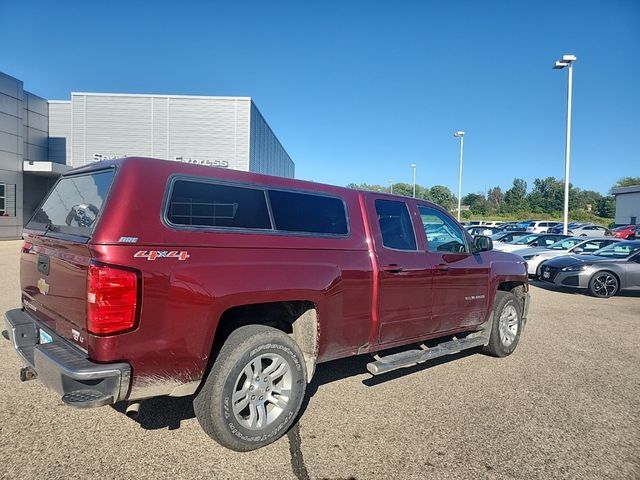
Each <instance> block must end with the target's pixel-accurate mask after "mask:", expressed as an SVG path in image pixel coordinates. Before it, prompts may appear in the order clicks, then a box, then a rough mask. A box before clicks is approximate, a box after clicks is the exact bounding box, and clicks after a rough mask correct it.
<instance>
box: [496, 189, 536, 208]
mask: <svg viewBox="0 0 640 480" xmlns="http://www.w3.org/2000/svg"><path fill="white" fill-rule="evenodd" d="M525 190H526V187H525ZM503 203H504V193H502V189H501V188H500V187H493V188H490V189H489V191H488V192H487V208H488V210H490V211H498V210H500V207H501V206H502V204H503Z"/></svg>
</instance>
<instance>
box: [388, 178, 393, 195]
mask: <svg viewBox="0 0 640 480" xmlns="http://www.w3.org/2000/svg"><path fill="white" fill-rule="evenodd" d="M389 193H393V180H389Z"/></svg>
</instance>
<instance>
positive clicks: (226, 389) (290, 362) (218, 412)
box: [193, 325, 307, 452]
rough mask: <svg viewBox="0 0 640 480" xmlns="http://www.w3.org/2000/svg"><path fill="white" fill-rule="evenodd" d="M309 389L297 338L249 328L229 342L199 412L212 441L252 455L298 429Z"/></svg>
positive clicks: (200, 396)
mask: <svg viewBox="0 0 640 480" xmlns="http://www.w3.org/2000/svg"><path fill="white" fill-rule="evenodd" d="M306 386H307V379H306V369H305V364H304V360H303V355H302V352H301V351H300V349H299V348H298V345H297V344H296V343H295V342H294V341H293V339H292V338H291V337H290V336H289V335H287V334H286V333H284V332H282V331H280V330H277V329H275V328H271V327H266V326H263V325H248V326H245V327H240V328H238V329H237V330H235V331H233V332H232V333H231V335H229V337H228V338H227V340H226V341H225V343H224V345H223V346H222V349H221V350H220V353H219V354H218V356H217V360H216V361H215V363H214V364H213V367H212V368H211V371H210V372H209V375H208V376H207V379H206V381H205V383H204V385H203V386H202V388H201V390H200V392H199V393H198V395H197V396H196V398H195V400H194V402H193V408H194V411H195V413H196V417H197V418H198V422H199V423H200V426H201V427H202V428H203V430H204V431H205V432H206V433H207V434H208V435H209V436H210V437H211V438H213V439H214V440H215V441H217V442H218V443H220V444H221V445H223V446H225V447H227V448H230V449H231V450H235V451H238V452H246V451H249V450H254V449H256V448H259V447H262V446H264V445H268V444H269V443H272V442H274V441H276V440H277V439H278V438H280V437H281V436H282V435H283V434H284V433H285V432H286V431H287V430H288V429H289V427H291V425H293V422H294V421H295V419H296V417H297V415H298V412H299V411H300V406H301V405H302V401H303V399H304V394H305V389H306Z"/></svg>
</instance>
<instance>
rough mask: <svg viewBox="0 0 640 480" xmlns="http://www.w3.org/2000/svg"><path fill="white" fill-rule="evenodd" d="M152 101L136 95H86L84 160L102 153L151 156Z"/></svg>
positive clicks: (91, 158)
mask: <svg viewBox="0 0 640 480" xmlns="http://www.w3.org/2000/svg"><path fill="white" fill-rule="evenodd" d="M74 99H75V96H74ZM151 100H152V99H151V97H137V96H122V97H120V96H102V95H87V96H85V114H86V118H85V125H86V133H85V143H86V144H85V151H84V152H83V158H84V163H87V162H91V161H93V160H94V158H101V157H99V156H100V155H102V156H111V157H113V156H115V157H121V156H131V155H140V156H144V157H150V156H151V148H152V147H151V145H152V123H151ZM96 155H98V157H96Z"/></svg>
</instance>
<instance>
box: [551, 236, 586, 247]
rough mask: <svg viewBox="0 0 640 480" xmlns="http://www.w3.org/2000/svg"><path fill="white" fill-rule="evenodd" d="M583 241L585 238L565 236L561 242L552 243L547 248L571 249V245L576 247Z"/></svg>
mask: <svg viewBox="0 0 640 480" xmlns="http://www.w3.org/2000/svg"><path fill="white" fill-rule="evenodd" d="M582 242H584V238H565V239H564V240H560V241H559V242H556V243H552V244H551V245H549V246H548V247H547V248H551V249H553V250H569V249H570V248H571V247H575V246H576V245H578V244H579V243H582Z"/></svg>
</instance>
